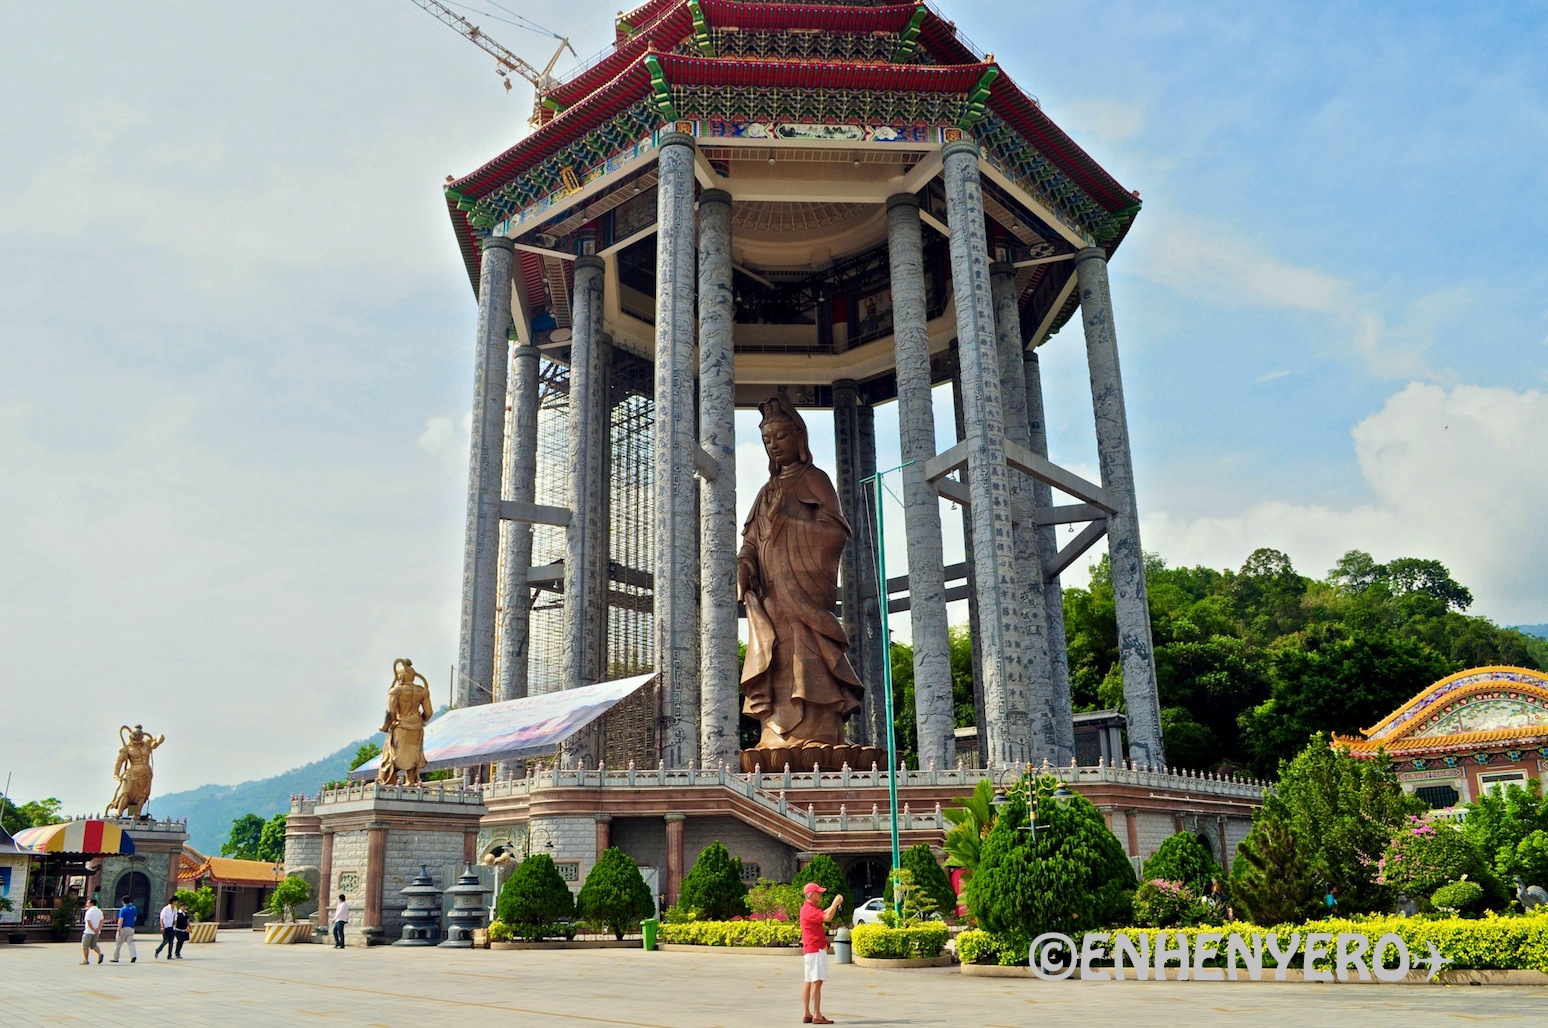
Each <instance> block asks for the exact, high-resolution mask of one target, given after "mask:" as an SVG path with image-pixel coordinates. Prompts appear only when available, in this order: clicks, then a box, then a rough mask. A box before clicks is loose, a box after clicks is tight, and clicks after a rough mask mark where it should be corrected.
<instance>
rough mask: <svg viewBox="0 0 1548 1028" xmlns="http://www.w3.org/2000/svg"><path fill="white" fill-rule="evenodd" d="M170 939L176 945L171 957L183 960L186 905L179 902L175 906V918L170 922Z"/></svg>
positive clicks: (185, 937) (185, 938) (186, 928)
mask: <svg viewBox="0 0 1548 1028" xmlns="http://www.w3.org/2000/svg"><path fill="white" fill-rule="evenodd" d="M172 938H173V940H174V942H175V943H176V945H175V946H174V947H173V950H172V955H173V956H175V957H177V959H179V960H182V959H183V943H185V942H187V941H188V904H186V903H182V902H179V903H178V905H177V917H176V918H175V919H174V920H173V922H172Z"/></svg>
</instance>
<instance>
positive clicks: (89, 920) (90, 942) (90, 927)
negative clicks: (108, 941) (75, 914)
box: [81, 899, 102, 964]
mask: <svg viewBox="0 0 1548 1028" xmlns="http://www.w3.org/2000/svg"><path fill="white" fill-rule="evenodd" d="M101 934H102V908H101V907H99V906H97V901H96V900H94V899H89V900H87V901H86V913H85V914H84V915H82V917H81V963H83V964H89V963H91V954H92V951H93V950H95V951H96V953H97V963H99V964H100V963H102V947H101V946H98V945H97V936H99V935H101Z"/></svg>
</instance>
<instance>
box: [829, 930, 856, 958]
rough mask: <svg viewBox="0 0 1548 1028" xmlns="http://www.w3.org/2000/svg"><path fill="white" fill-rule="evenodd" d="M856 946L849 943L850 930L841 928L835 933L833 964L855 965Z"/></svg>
mask: <svg viewBox="0 0 1548 1028" xmlns="http://www.w3.org/2000/svg"><path fill="white" fill-rule="evenodd" d="M854 952H855V951H854V945H853V944H852V943H851V942H850V941H849V929H848V928H840V929H839V930H838V931H836V932H834V933H833V962H834V963H835V964H852V963H854Z"/></svg>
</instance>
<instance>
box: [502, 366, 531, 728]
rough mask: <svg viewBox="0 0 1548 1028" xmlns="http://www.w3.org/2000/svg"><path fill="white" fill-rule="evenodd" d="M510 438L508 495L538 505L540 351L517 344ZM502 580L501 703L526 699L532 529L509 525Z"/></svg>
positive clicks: (524, 523)
mask: <svg viewBox="0 0 1548 1028" xmlns="http://www.w3.org/2000/svg"><path fill="white" fill-rule="evenodd" d="M511 371H512V382H511V393H510V405H511V437H510V438H509V439H507V440H506V443H505V488H506V494H507V495H508V496H509V497H510V498H511V499H512V500H515V501H516V502H517V503H535V502H537V407H538V351H537V347H535V346H524V345H517V346H516V347H515V348H514V349H513V350H512V352H511ZM504 531H505V575H504V578H503V579H502V581H503V586H502V590H501V595H500V661H499V666H500V687H499V690H498V692H497V694H496V695H497V697H498V698H499V699H501V700H519V699H522V698H524V697H525V696H526V695H527V679H528V676H527V672H528V661H529V656H528V645H529V642H530V639H531V631H532V629H531V623H532V589H531V588H530V587H529V586H528V584H527V572H528V571H530V570H531V568H532V524H531V523H530V522H527V521H507V522H505V525H504Z"/></svg>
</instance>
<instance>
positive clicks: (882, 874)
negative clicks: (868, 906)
mask: <svg viewBox="0 0 1548 1028" xmlns="http://www.w3.org/2000/svg"><path fill="white" fill-rule="evenodd" d="M844 878H845V880H846V881H848V882H849V894H850V895H851V896H853V897H854V898H855V906H857V907H858V906H859V905H860V904H862V903H864V902H865V901H866V900H868V899H875V898H876V897H878V896H880V895H881V894H882V890H884V889H885V888H886V887H887V862H886V861H885V860H878V859H876V858H875V857H861V858H860V859H858V860H856V861H855V862H854V863H853V864H850V865H849V870H848V871H847V872H845V874H844Z"/></svg>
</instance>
